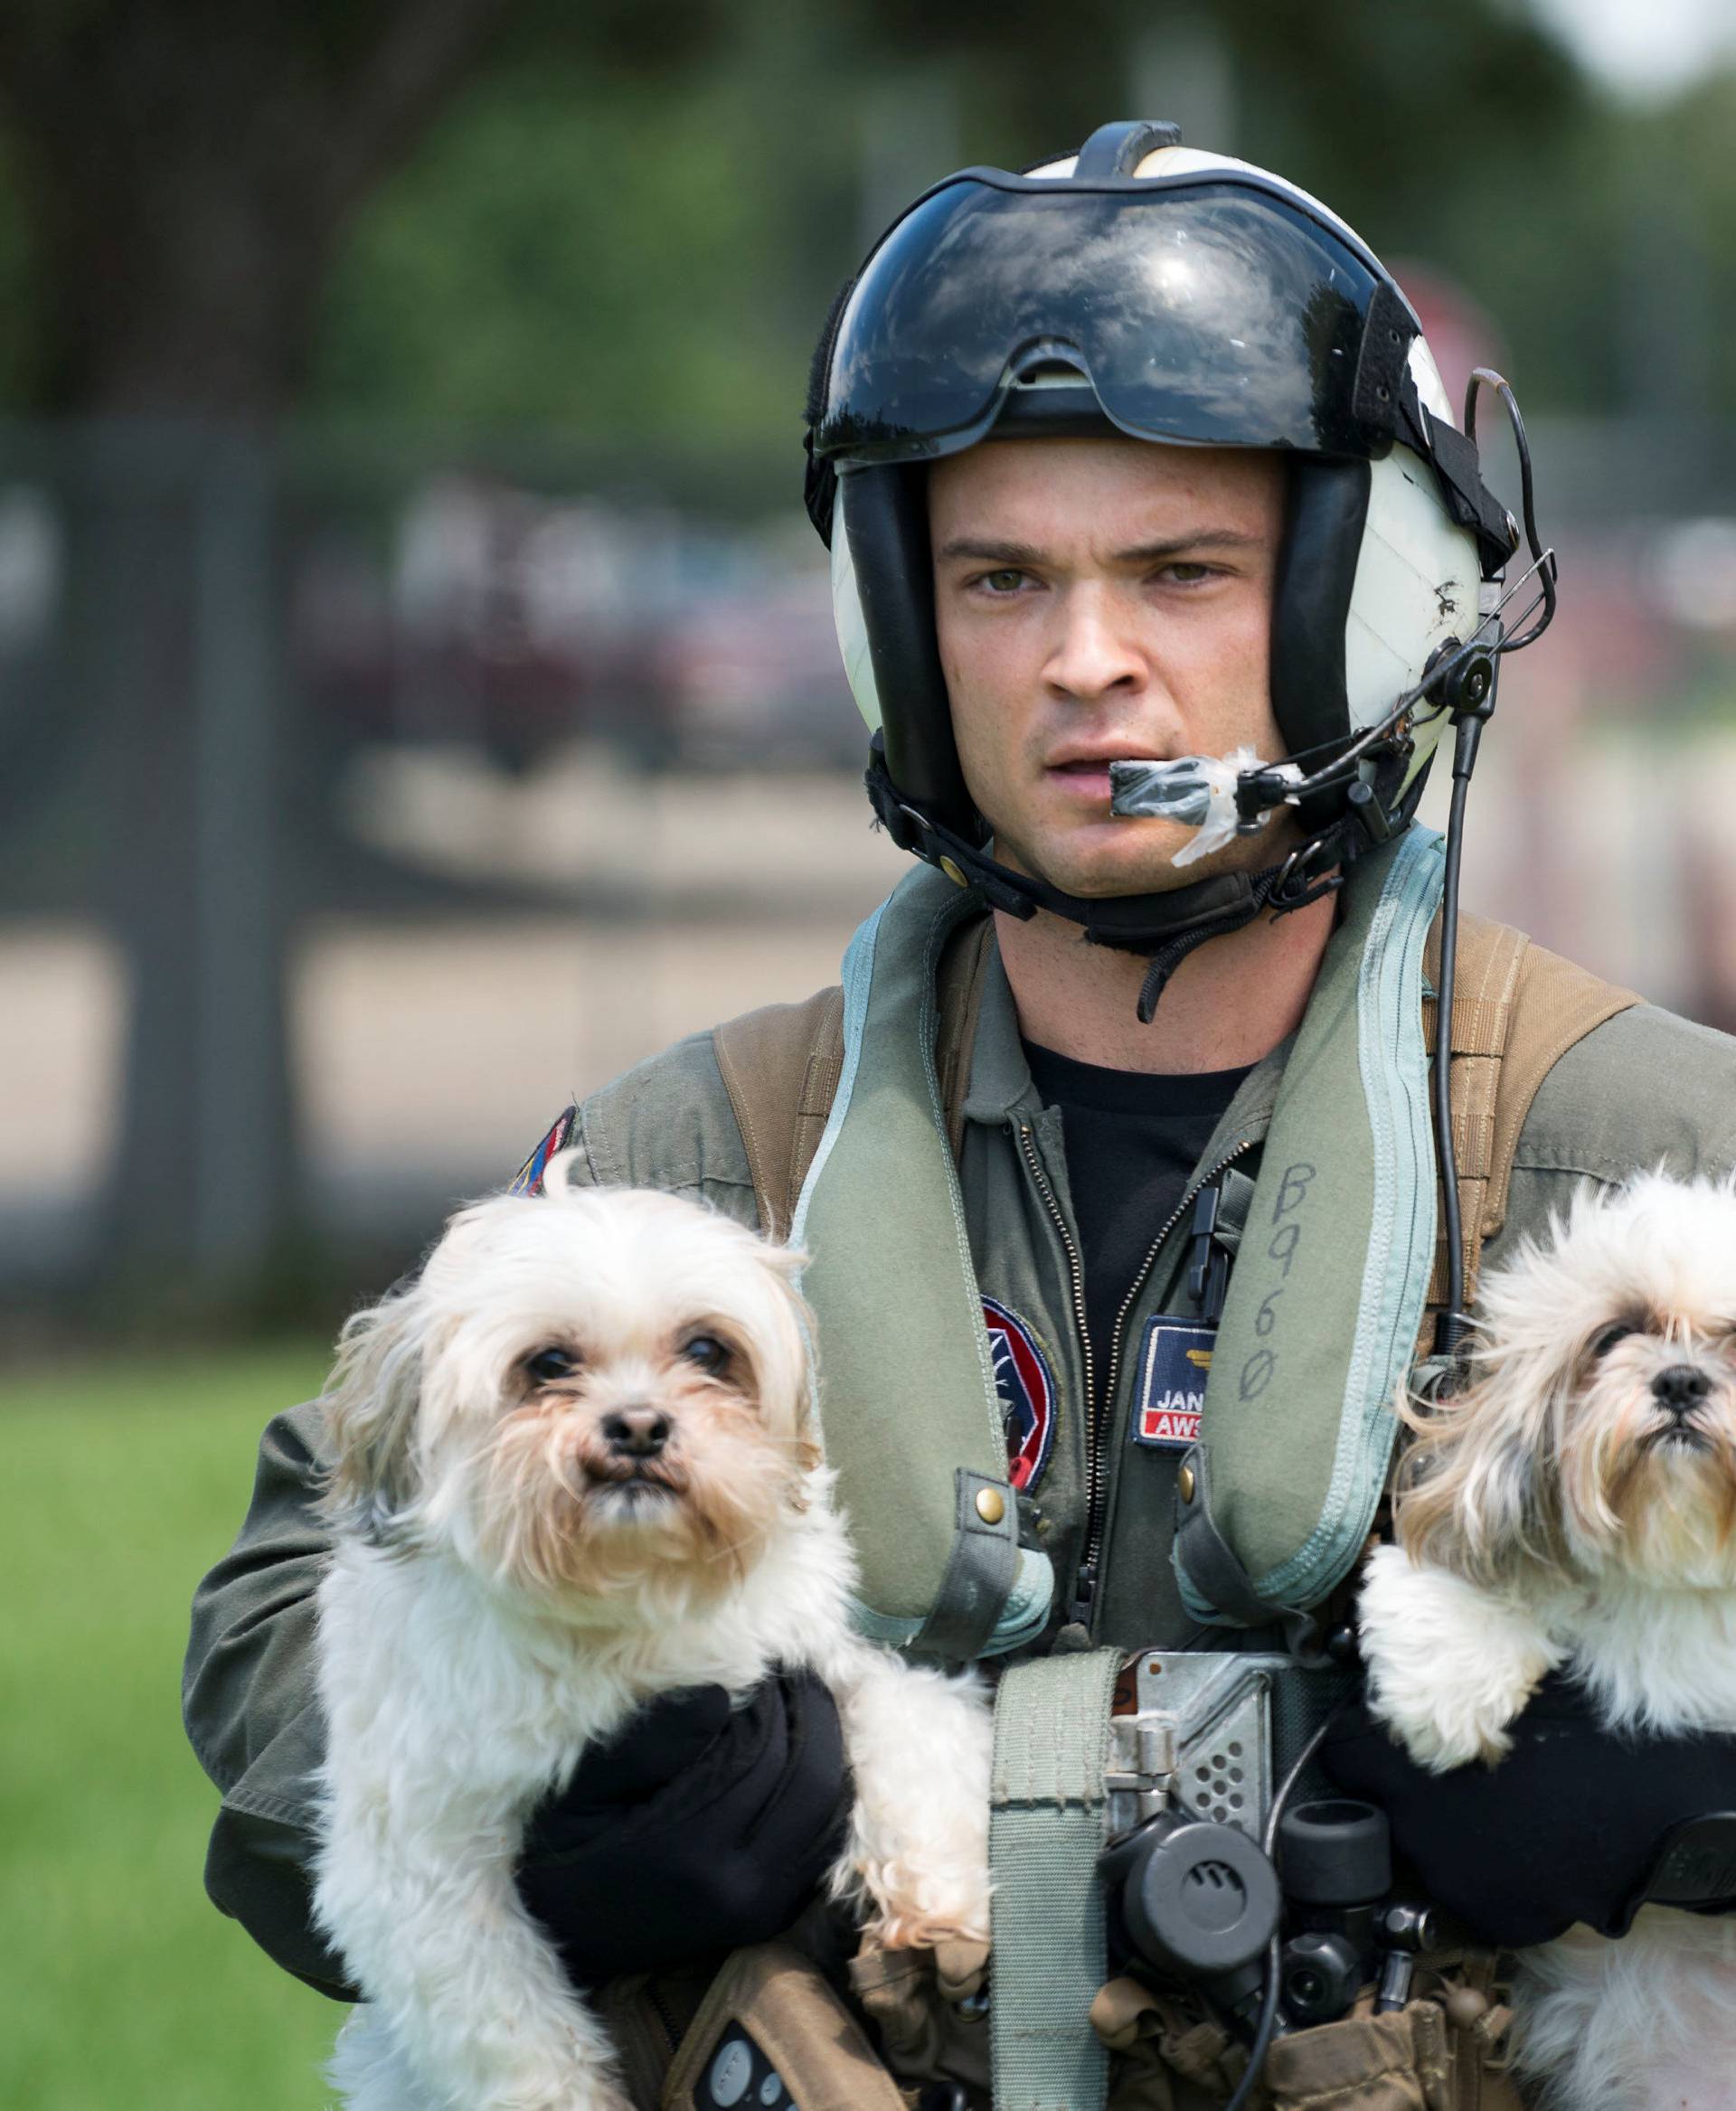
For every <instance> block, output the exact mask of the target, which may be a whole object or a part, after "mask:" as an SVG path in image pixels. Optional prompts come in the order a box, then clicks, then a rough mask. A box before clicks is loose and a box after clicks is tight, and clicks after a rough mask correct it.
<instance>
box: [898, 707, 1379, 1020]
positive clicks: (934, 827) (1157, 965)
mask: <svg viewBox="0 0 1736 2111" xmlns="http://www.w3.org/2000/svg"><path fill="white" fill-rule="evenodd" d="M867 784H868V796H869V799H870V801H871V802H872V804H873V809H874V812H875V813H876V814H877V815H879V817H880V819H881V821H882V824H883V825H884V826H885V829H886V832H887V834H889V835H890V836H891V837H892V841H893V842H894V843H897V844H898V845H899V847H900V849H901V850H908V851H910V852H912V853H914V854H915V855H916V856H918V857H920V858H922V859H925V860H926V861H927V862H929V864H931V865H936V866H938V867H939V870H940V871H941V872H945V873H946V875H947V877H948V879H949V880H954V881H958V884H959V885H961V886H974V887H977V888H978V889H979V890H980V891H981V892H982V895H983V898H984V900H986V901H987V902H988V904H989V906H990V907H991V908H993V909H1001V910H1004V911H1005V913H1006V914H1007V915H1008V916H1015V917H1017V918H1018V919H1019V920H1020V921H1021V922H1022V923H1028V922H1029V921H1030V919H1032V918H1033V916H1035V915H1036V913H1037V911H1038V910H1039V909H1046V910H1048V912H1049V913H1050V915H1052V916H1058V917H1063V918H1065V919H1066V920H1067V921H1068V922H1069V923H1073V924H1078V925H1079V926H1080V928H1081V929H1082V930H1083V932H1084V934H1085V938H1086V940H1087V942H1088V943H1089V944H1090V945H1093V946H1107V947H1110V948H1111V949H1112V950H1113V951H1115V952H1118V953H1135V954H1139V955H1142V956H1143V957H1145V958H1146V961H1147V962H1148V966H1147V967H1146V979H1145V982H1144V983H1143V985H1141V987H1140V991H1139V1018H1140V1021H1141V1023H1143V1024H1149V1023H1150V1022H1151V1019H1152V1017H1153V1015H1154V1014H1155V1013H1156V1009H1157V1000H1158V999H1159V997H1161V996H1162V995H1163V994H1164V990H1165V986H1166V985H1167V984H1168V982H1169V979H1170V977H1171V976H1172V975H1174V974H1175V970H1176V969H1177V968H1178V967H1179V966H1181V964H1182V962H1183V961H1184V960H1185V959H1186V958H1187V957H1188V955H1189V954H1190V953H1192V952H1193V951H1194V948H1195V947H1198V946H1203V945H1204V944H1205V943H1206V941H1207V940H1208V939H1210V938H1226V937H1228V935H1229V934H1230V933H1231V932H1232V931H1240V930H1241V929H1243V928H1245V927H1246V926H1247V925H1249V924H1250V923H1252V922H1253V920H1254V919H1255V918H1256V917H1257V916H1259V915H1260V913H1261V912H1262V911H1263V910H1266V909H1269V910H1270V911H1271V912H1272V914H1273V915H1275V916H1284V915H1287V914H1288V912H1289V911H1290V910H1291V909H1301V908H1303V907H1304V906H1305V905H1306V904H1307V903H1308V902H1310V901H1317V900H1319V899H1320V897H1321V896H1322V895H1324V894H1329V893H1331V892H1332V891H1333V890H1334V889H1335V888H1336V887H1339V886H1341V885H1342V884H1343V883H1344V866H1346V865H1348V864H1349V862H1350V861H1351V860H1352V858H1354V856H1355V854H1356V853H1357V852H1358V851H1359V850H1361V849H1363V847H1365V844H1366V842H1367V837H1366V834H1364V832H1363V829H1362V827H1361V826H1360V825H1358V824H1357V823H1356V822H1355V821H1354V819H1350V818H1346V819H1344V820H1339V821H1335V822H1334V823H1333V824H1332V825H1330V826H1329V827H1327V828H1325V829H1322V830H1321V831H1319V833H1318V834H1315V835H1312V836H1310V837H1309V839H1308V841H1307V843H1303V844H1301V845H1300V846H1299V847H1298V848H1297V849H1296V850H1293V851H1291V852H1290V853H1288V856H1286V857H1284V858H1283V859H1281V860H1280V861H1279V862H1278V863H1276V864H1273V865H1268V866H1266V867H1265V868H1264V869H1263V870H1261V871H1260V872H1219V873H1216V874H1214V875H1213V876H1212V878H1211V879H1209V880H1196V881H1194V882H1193V884H1192V885H1191V886H1187V887H1177V888H1175V889H1174V890H1173V891H1170V892H1168V893H1164V894H1125V895H1112V896H1109V897H1106V898H1104V899H1101V900H1096V899H1092V898H1090V897H1089V896H1085V895H1080V894H1068V893H1065V892H1064V891H1062V890H1061V888H1059V887H1052V886H1051V885H1050V883H1049V882H1048V881H1046V880H1037V879H1033V877H1032V876H1031V875H1030V874H1029V873H1027V872H1013V871H1012V870H1011V869H1010V868H1009V867H1008V866H1005V865H1003V864H1000V863H998V862H996V861H995V859H994V858H991V857H990V856H989V855H988V854H987V853H986V851H984V850H983V849H981V848H980V846H979V845H977V844H976V843H971V842H969V841H967V839H966V838H965V837H964V836H962V835H959V834H958V833H957V832H956V831H955V830H953V829H950V828H948V827H947V826H946V825H944V824H943V823H941V822H939V821H936V820H934V819H932V818H931V817H930V816H929V815H926V814H924V813H923V812H922V811H921V809H920V807H919V806H914V805H913V804H912V803H911V802H910V800H909V799H907V798H905V797H904V796H903V794H902V793H901V792H900V791H899V789H898V787H897V786H896V785H894V784H893V782H892V778H891V777H889V776H888V775H887V773H886V760H885V757H884V755H883V754H882V751H881V747H880V741H879V738H878V736H876V738H875V741H874V746H873V752H872V755H871V757H870V759H869V764H868V774H867Z"/></svg>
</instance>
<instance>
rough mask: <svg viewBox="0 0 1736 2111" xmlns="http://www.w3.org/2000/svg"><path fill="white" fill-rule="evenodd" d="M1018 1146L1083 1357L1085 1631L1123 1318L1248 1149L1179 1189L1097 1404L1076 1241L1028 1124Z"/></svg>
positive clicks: (1074, 1607)
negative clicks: (1057, 1251)
mask: <svg viewBox="0 0 1736 2111" xmlns="http://www.w3.org/2000/svg"><path fill="white" fill-rule="evenodd" d="M1019 1145H1020V1148H1021V1149H1022V1150H1023V1152H1024V1161H1025V1164H1027V1165H1028V1166H1029V1167H1030V1169H1031V1175H1032V1178H1033V1180H1034V1181H1035V1182H1036V1183H1037V1192H1039V1193H1040V1194H1041V1195H1042V1197H1043V1204H1044V1207H1045V1208H1046V1209H1047V1210H1048V1212H1049V1215H1050V1217H1051V1218H1052V1220H1053V1222H1054V1226H1055V1230H1057V1231H1058V1232H1059V1233H1060V1234H1061V1244H1062V1246H1063V1247H1064V1248H1065V1249H1066V1253H1067V1263H1068V1268H1069V1269H1070V1270H1071V1278H1072V1299H1073V1318H1074V1320H1075V1322H1076V1324H1077V1325H1078V1327H1079V1341H1080V1350H1081V1352H1082V1353H1083V1357H1084V1364H1085V1547H1084V1551H1083V1553H1082V1555H1081V1556H1080V1564H1079V1569H1078V1573H1077V1575H1076V1576H1075V1579H1074V1582H1073V1596H1072V1602H1071V1606H1070V1607H1069V1608H1068V1614H1067V1616H1068V1618H1069V1620H1070V1621H1076V1622H1077V1623H1078V1624H1079V1626H1081V1627H1085V1628H1089V1627H1090V1624H1091V1606H1092V1602H1093V1600H1094V1599H1095V1598H1096V1597H1097V1584H1098V1574H1097V1570H1098V1562H1099V1559H1100V1557H1101V1555H1102V1551H1103V1532H1104V1527H1105V1523H1106V1522H1107V1521H1106V1518H1105V1514H1104V1497H1105V1494H1106V1493H1107V1490H1106V1481H1107V1478H1108V1476H1107V1475H1106V1473H1105V1471H1104V1466H1105V1459H1104V1451H1105V1446H1104V1442H1103V1437H1104V1429H1103V1424H1104V1419H1105V1411H1106V1409H1108V1408H1109V1406H1110V1405H1112V1404H1113V1402H1114V1399H1115V1381H1116V1379H1117V1378H1118V1375H1119V1374H1120V1369H1121V1337H1122V1334H1123V1331H1124V1329H1125V1328H1126V1326H1127V1315H1128V1314H1129V1313H1130V1312H1131V1311H1132V1310H1133V1308H1134V1305H1136V1304H1137V1302H1138V1299H1139V1294H1140V1292H1141V1291H1142V1290H1143V1289H1144V1288H1145V1286H1146V1279H1147V1277H1149V1276H1150V1274H1151V1271H1152V1268H1153V1266H1154V1265H1155V1264H1156V1259H1157V1255H1158V1251H1159V1249H1161V1247H1162V1246H1163V1243H1164V1241H1165V1239H1167V1238H1168V1237H1169V1235H1170V1233H1171V1232H1172V1231H1173V1230H1175V1227H1176V1226H1177V1225H1178V1224H1179V1223H1180V1222H1181V1220H1182V1219H1183V1218H1184V1216H1185V1215H1186V1214H1187V1212H1188V1211H1189V1210H1191V1209H1192V1208H1193V1206H1194V1200H1195V1198H1196V1197H1197V1196H1198V1194H1199V1192H1200V1191H1201V1189H1202V1188H1205V1187H1209V1186H1210V1185H1211V1184H1212V1182H1213V1181H1214V1180H1216V1179H1217V1178H1218V1176H1219V1174H1220V1173H1223V1172H1225V1171H1226V1170H1227V1169H1228V1168H1229V1167H1230V1166H1231V1165H1233V1164H1235V1162H1236V1160H1237V1159H1238V1158H1240V1157H1241V1156H1242V1155H1243V1154H1244V1153H1246V1152H1247V1151H1248V1149H1249V1148H1250V1145H1249V1144H1248V1142H1247V1141H1246V1140H1244V1141H1243V1142H1241V1143H1240V1144H1238V1145H1236V1147H1235V1149H1234V1150H1233V1151H1230V1152H1227V1153H1226V1154H1224V1156H1223V1157H1222V1158H1220V1159H1219V1160H1217V1162H1216V1163H1215V1164H1212V1165H1211V1166H1209V1167H1208V1168H1207V1169H1206V1170H1205V1171H1204V1172H1203V1173H1195V1175H1194V1178H1193V1179H1192V1180H1190V1181H1189V1182H1188V1183H1187V1186H1186V1187H1185V1188H1184V1190H1183V1192H1182V1199H1181V1201H1180V1202H1177V1203H1176V1205H1175V1209H1174V1210H1173V1211H1171V1213H1170V1215H1169V1216H1168V1217H1167V1218H1166V1219H1165V1221H1164V1223H1163V1225H1162V1226H1161V1228H1160V1229H1159V1230H1158V1232H1157V1235H1156V1238H1155V1239H1153V1240H1152V1242H1151V1245H1150V1247H1149V1248H1148V1249H1147V1250H1146V1258H1145V1259H1144V1260H1143V1261H1141V1262H1140V1264H1139V1272H1138V1274H1137V1275H1136V1276H1135V1277H1134V1278H1133V1283H1132V1286H1131V1287H1130V1288H1129V1289H1128V1291H1127V1296H1126V1297H1124V1298H1123V1299H1122V1301H1121V1309H1120V1310H1119V1311H1118V1313H1117V1314H1116V1315H1115V1326H1114V1328H1113V1330H1112V1331H1111V1333H1110V1335H1109V1371H1108V1374H1107V1378H1106V1381H1105V1383H1104V1388H1103V1396H1102V1398H1101V1399H1099V1397H1098V1394H1097V1390H1096V1386H1095V1384H1094V1382H1093V1377H1092V1370H1091V1337H1090V1329H1089V1328H1088V1326H1087V1324H1086V1319H1085V1264H1084V1261H1083V1260H1082V1258H1080V1250H1079V1242H1078V1240H1077V1239H1074V1237H1073V1234H1072V1231H1071V1228H1070V1227H1069V1225H1068V1222H1067V1220H1066V1217H1065V1216H1064V1214H1063V1213H1062V1211H1061V1203H1060V1202H1059V1201H1058V1199H1057V1198H1056V1195H1055V1191H1054V1187H1053V1185H1052V1183H1051V1181H1050V1178H1049V1175H1048V1174H1047V1173H1045V1172H1044V1171H1043V1161H1042V1160H1041V1158H1039V1157H1038V1155H1037V1146H1036V1143H1035V1140H1034V1138H1033V1134H1032V1129H1031V1124H1030V1123H1029V1122H1021V1123H1020V1124H1019Z"/></svg>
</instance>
